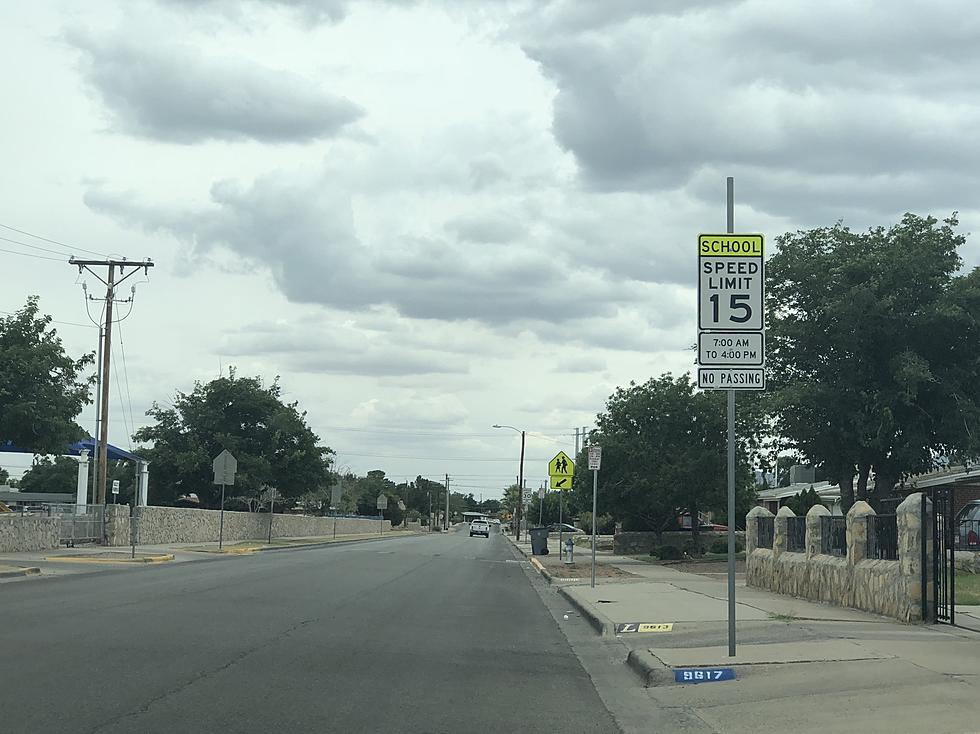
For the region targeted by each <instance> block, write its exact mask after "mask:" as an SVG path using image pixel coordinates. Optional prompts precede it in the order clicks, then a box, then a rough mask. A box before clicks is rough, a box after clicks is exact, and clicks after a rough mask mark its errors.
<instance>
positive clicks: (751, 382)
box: [698, 367, 766, 390]
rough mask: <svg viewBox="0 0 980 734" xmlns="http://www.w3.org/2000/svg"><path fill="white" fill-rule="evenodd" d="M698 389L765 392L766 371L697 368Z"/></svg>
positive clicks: (761, 369) (760, 369) (734, 368)
mask: <svg viewBox="0 0 980 734" xmlns="http://www.w3.org/2000/svg"><path fill="white" fill-rule="evenodd" d="M698 387H699V388H701V389H702V390H765V389H766V371H765V370H764V369H763V368H762V367H699V368H698Z"/></svg>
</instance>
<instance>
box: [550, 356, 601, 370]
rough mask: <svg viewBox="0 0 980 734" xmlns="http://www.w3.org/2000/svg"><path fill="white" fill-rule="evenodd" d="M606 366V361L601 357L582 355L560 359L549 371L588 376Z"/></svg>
mask: <svg viewBox="0 0 980 734" xmlns="http://www.w3.org/2000/svg"><path fill="white" fill-rule="evenodd" d="M607 366H608V365H607V364H606V360H605V359H603V358H602V357H590V356H588V355H582V356H577V357H567V358H563V359H561V360H560V361H559V362H558V364H556V365H555V366H554V368H552V370H551V371H552V372H558V373H569V374H588V373H591V372H602V371H603V370H605V369H606V367H607Z"/></svg>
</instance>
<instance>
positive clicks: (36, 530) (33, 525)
mask: <svg viewBox="0 0 980 734" xmlns="http://www.w3.org/2000/svg"><path fill="white" fill-rule="evenodd" d="M60 535H61V521H60V520H59V519H58V518H56V517H37V516H33V515H19V514H17V513H14V512H4V513H2V514H0V553H18V552H21V551H40V550H48V549H50V548H57V547H58V544H59V539H60Z"/></svg>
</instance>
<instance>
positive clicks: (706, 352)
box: [698, 331, 765, 367]
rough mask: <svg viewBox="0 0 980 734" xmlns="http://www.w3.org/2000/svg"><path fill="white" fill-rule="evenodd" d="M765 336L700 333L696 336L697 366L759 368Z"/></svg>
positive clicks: (762, 359)
mask: <svg viewBox="0 0 980 734" xmlns="http://www.w3.org/2000/svg"><path fill="white" fill-rule="evenodd" d="M764 359H765V336H764V335H763V334H762V332H761V331H743V332H738V331H702V332H700V333H699V334H698V364H699V365H701V366H703V367H713V366H719V367H735V366H738V367H761V366H762V363H763V361H764Z"/></svg>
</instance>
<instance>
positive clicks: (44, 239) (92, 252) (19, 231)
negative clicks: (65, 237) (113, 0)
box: [0, 222, 105, 257]
mask: <svg viewBox="0 0 980 734" xmlns="http://www.w3.org/2000/svg"><path fill="white" fill-rule="evenodd" d="M0 227H3V228H4V229H9V230H10V231H11V232H16V233H17V234H25V235H27V236H28V237H33V238H34V239H36V240H41V241H42V242H48V243H50V244H52V245H58V246H60V247H67V248H68V249H69V250H74V251H75V252H87V253H88V254H89V255H101V256H102V257H105V253H104V252H95V250H86V249H85V248H84V247H78V246H76V245H69V244H66V243H64V242H58V240H52V239H48V238H47V237H42V236H41V235H39V234H33V233H31V232H28V231H26V230H23V229H17V228H16V227H11V226H10V225H9V224H3V223H2V222H0ZM28 247H31V245H28Z"/></svg>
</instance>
